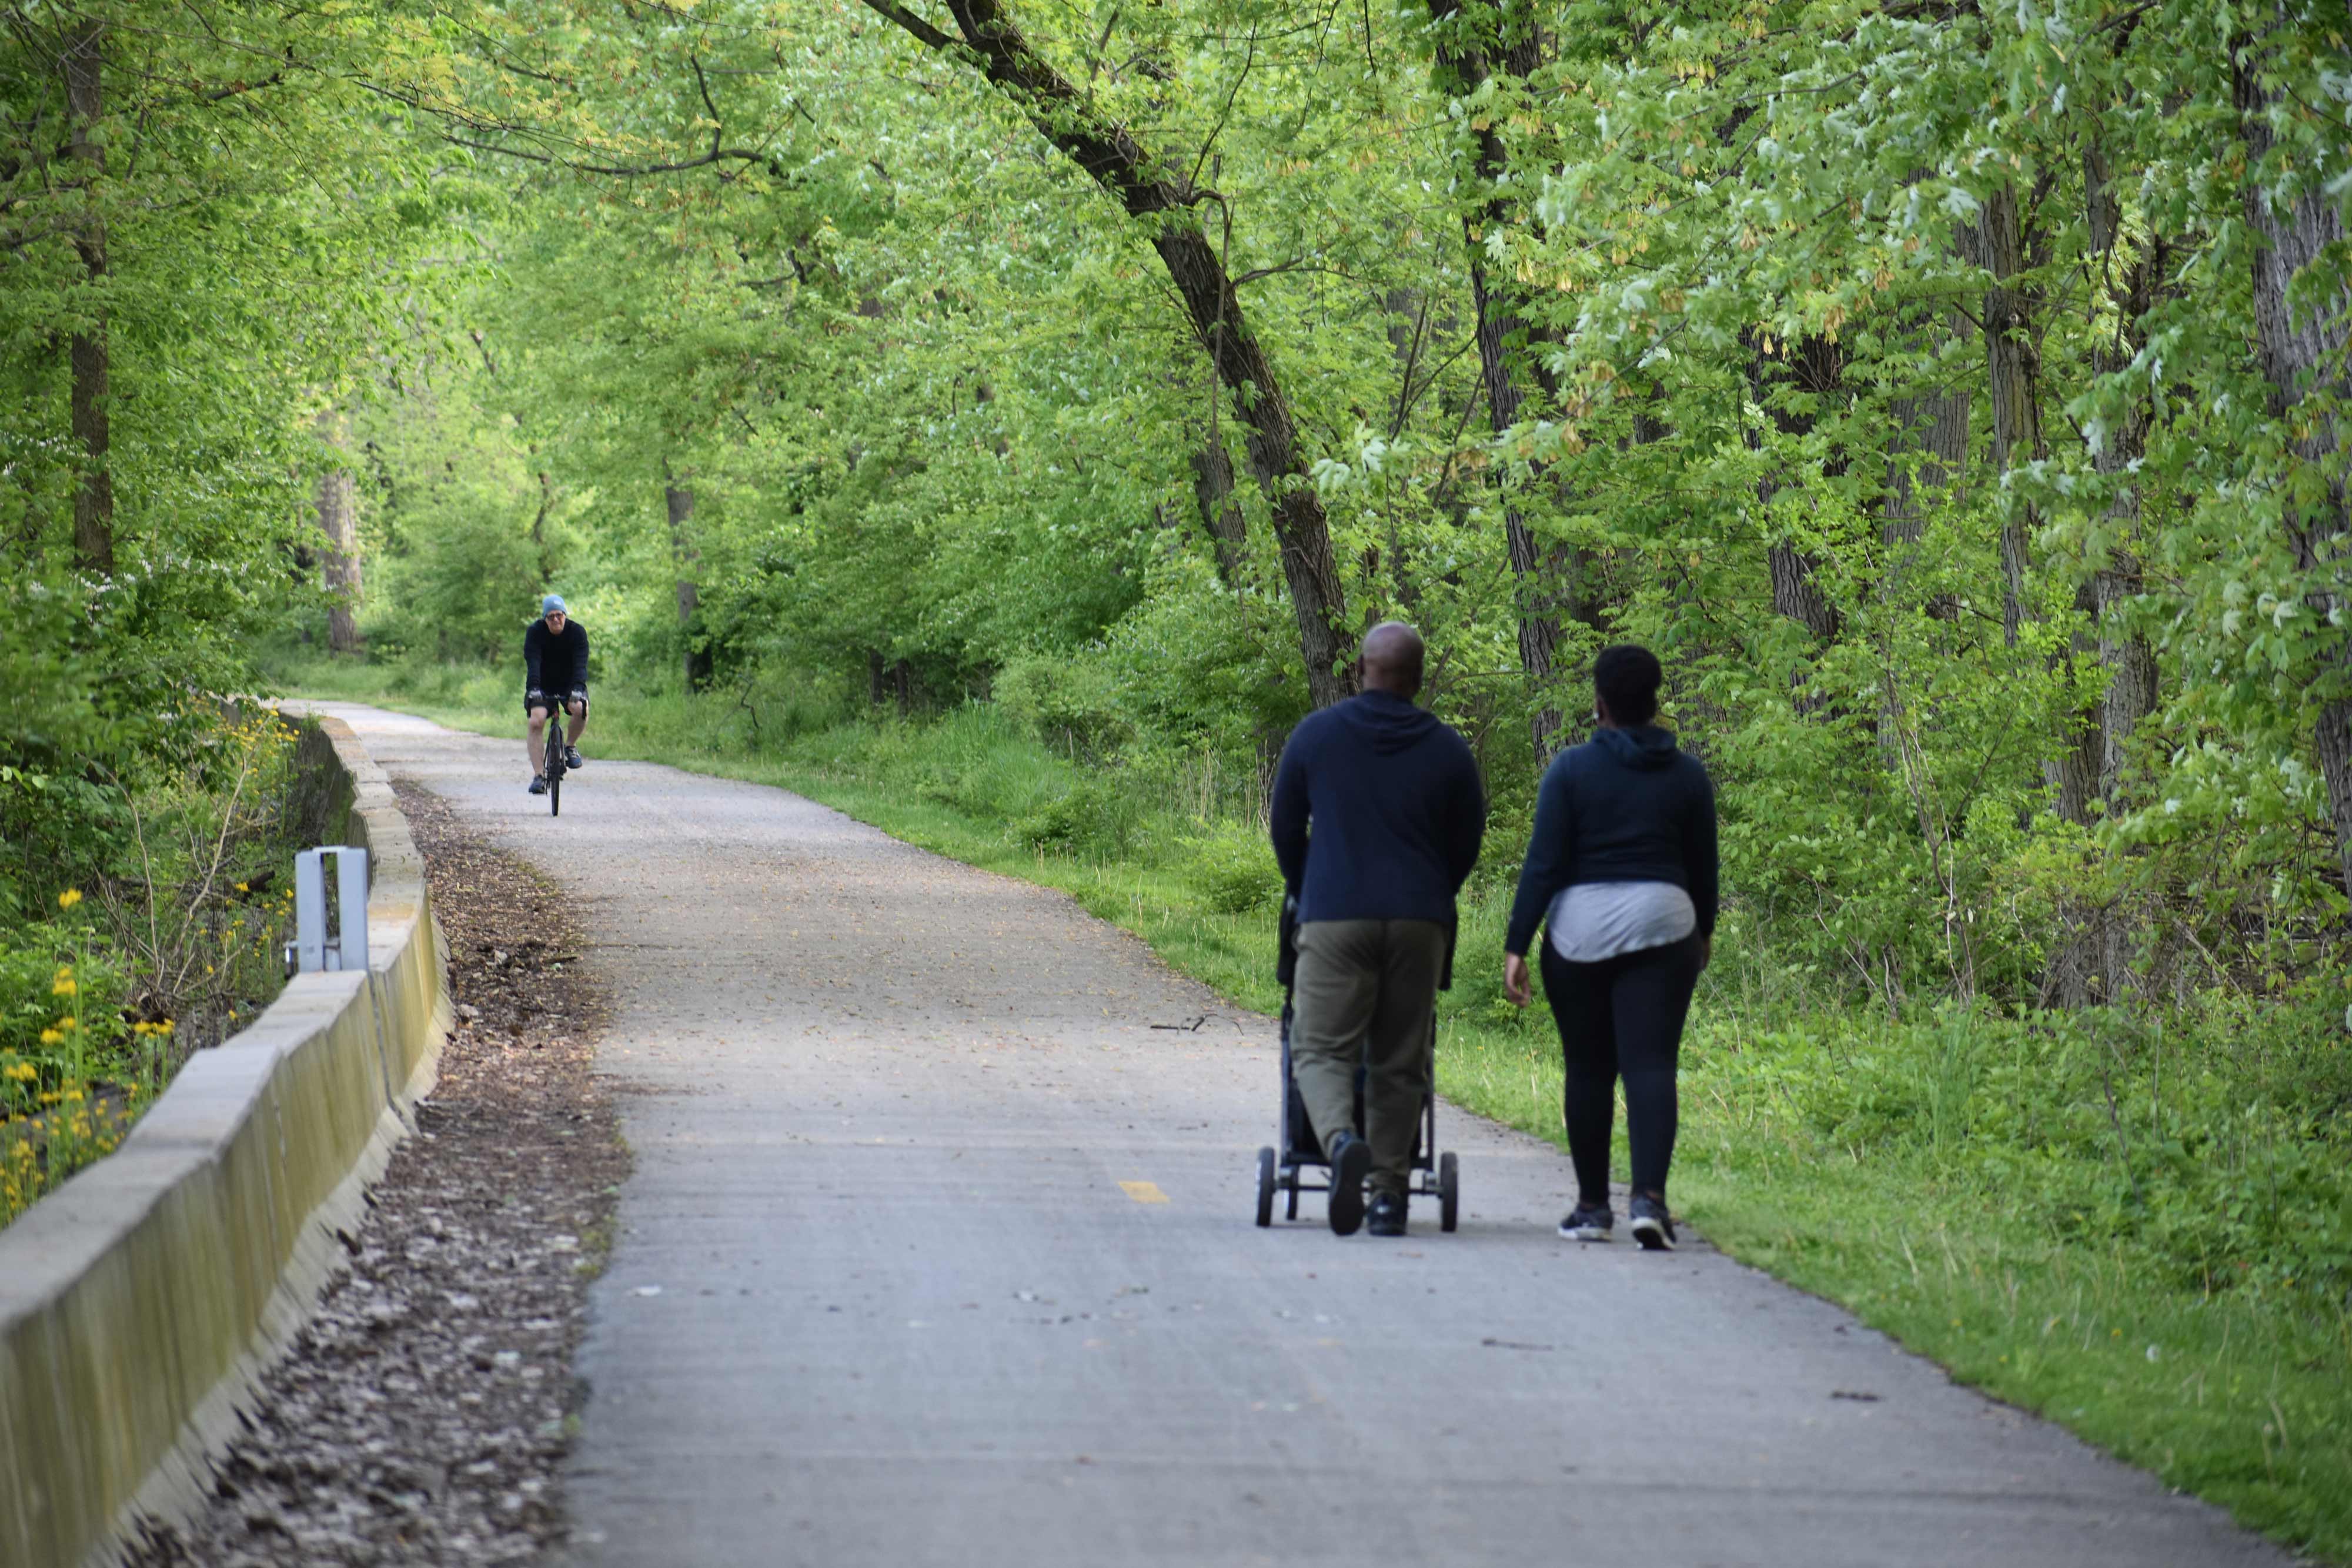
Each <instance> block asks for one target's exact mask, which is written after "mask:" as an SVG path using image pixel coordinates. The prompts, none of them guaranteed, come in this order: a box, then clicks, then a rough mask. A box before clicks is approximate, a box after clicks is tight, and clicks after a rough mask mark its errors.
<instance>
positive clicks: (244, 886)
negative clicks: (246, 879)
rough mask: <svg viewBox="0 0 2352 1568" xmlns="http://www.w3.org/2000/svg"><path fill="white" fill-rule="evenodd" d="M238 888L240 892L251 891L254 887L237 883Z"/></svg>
mask: <svg viewBox="0 0 2352 1568" xmlns="http://www.w3.org/2000/svg"><path fill="white" fill-rule="evenodd" d="M236 890H237V892H239V893H251V892H252V891H253V889H252V888H250V887H248V886H247V885H246V884H245V883H237V884H236Z"/></svg>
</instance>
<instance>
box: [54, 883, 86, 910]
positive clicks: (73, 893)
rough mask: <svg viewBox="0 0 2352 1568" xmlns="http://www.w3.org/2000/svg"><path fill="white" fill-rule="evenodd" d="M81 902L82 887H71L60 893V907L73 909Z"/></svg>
mask: <svg viewBox="0 0 2352 1568" xmlns="http://www.w3.org/2000/svg"><path fill="white" fill-rule="evenodd" d="M80 902H81V889H79V888H78V887H69V888H68V889H66V890H65V891H64V892H63V893H61V894H58V908H59V909H71V908H72V907H73V906H74V905H75V904H79V903H80Z"/></svg>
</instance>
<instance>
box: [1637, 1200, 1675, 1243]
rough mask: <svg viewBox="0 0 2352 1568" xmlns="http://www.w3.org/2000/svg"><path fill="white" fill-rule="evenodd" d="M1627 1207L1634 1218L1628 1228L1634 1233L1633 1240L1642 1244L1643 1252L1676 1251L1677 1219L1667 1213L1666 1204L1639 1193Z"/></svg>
mask: <svg viewBox="0 0 2352 1568" xmlns="http://www.w3.org/2000/svg"><path fill="white" fill-rule="evenodd" d="M1625 1207H1626V1208H1627V1209H1628V1210H1629V1211H1631V1213H1632V1214H1633V1222H1632V1223H1631V1224H1630V1225H1628V1226H1627V1227H1626V1228H1627V1229H1629V1230H1631V1231H1633V1239H1634V1240H1636V1241H1638V1242H1640V1243H1641V1244H1642V1249H1643V1251H1645V1252H1671V1251H1673V1250H1674V1249H1675V1217H1674V1216H1673V1215H1671V1214H1668V1213H1667V1212H1666V1206H1665V1205H1664V1203H1662V1202H1660V1201H1659V1200H1658V1199H1656V1198H1654V1197H1651V1196H1650V1195H1649V1194H1648V1193H1646V1192H1637V1193H1635V1194H1634V1195H1633V1202H1632V1203H1629V1204H1627V1205H1626V1206H1625Z"/></svg>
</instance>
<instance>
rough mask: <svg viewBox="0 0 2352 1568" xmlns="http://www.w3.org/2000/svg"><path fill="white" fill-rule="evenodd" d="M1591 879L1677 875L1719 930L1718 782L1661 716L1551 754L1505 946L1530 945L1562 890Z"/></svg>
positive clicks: (1705, 932)
mask: <svg viewBox="0 0 2352 1568" xmlns="http://www.w3.org/2000/svg"><path fill="white" fill-rule="evenodd" d="M1587 882H1671V883H1675V884H1677V885H1678V886H1680V887H1681V888H1682V889H1683V890H1684V891H1685V892H1686V893H1688V894H1690V896H1691V904H1692V905H1693V907H1695V908H1696V910H1697V911H1698V931H1699V935H1700V936H1714V935H1715V912H1716V902H1717V887H1716V858H1715V786H1714V784H1713V783H1711V782H1709V781H1708V779H1707V776H1706V768H1705V767H1703V766H1701V765H1700V762H1699V760H1698V758H1696V757H1693V756H1691V755H1690V754H1688V753H1687V752H1685V751H1681V750H1678V749H1677V748H1676V747H1675V737H1674V736H1673V735H1672V734H1670V733H1668V732H1667V731H1665V730H1663V729H1660V728H1658V727H1656V726H1654V725H1646V724H1644V725H1637V726H1635V727H1633V728H1631V729H1601V730H1597V731H1595V732H1594V733H1593V737H1592V738H1591V740H1588V741H1586V742H1585V743H1584V744H1583V745H1582V746H1577V747H1570V748H1569V749H1568V750H1566V751H1563V752H1561V753H1560V754H1559V756H1558V757H1555V758H1552V763H1551V767H1550V768H1549V769H1547V770H1546V771H1545V773H1544V778H1543V785H1542V787H1541V788H1540V789H1538V790H1537V791H1536V825H1535V831H1534V833H1533V835H1532V836H1531V837H1530V839H1529V841H1528V858H1527V863H1526V864H1525V865H1523V866H1521V867H1520V868H1519V894H1518V897H1517V898H1516V899H1514V900H1513V901H1512V904H1511V928H1510V931H1509V933H1508V934H1507V936H1505V937H1504V938H1503V951H1504V952H1506V953H1521V954H1524V953H1525V952H1526V951H1527V950H1528V943H1529V942H1531V941H1533V940H1534V939H1535V935H1536V927H1537V926H1538V925H1541V924H1542V923H1543V918H1544V915H1545V914H1546V912H1548V911H1549V909H1550V908H1551V901H1552V900H1553V899H1554V898H1555V897H1557V896H1558V895H1559V890H1560V889H1562V888H1564V887H1574V886H1576V885H1577V884H1578V883H1587Z"/></svg>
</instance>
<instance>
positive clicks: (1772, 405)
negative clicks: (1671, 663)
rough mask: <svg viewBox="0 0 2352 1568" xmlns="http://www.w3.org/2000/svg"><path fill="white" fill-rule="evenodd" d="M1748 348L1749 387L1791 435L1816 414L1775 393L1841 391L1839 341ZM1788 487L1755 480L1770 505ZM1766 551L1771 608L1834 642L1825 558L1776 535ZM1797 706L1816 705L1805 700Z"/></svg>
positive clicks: (1839, 464)
mask: <svg viewBox="0 0 2352 1568" xmlns="http://www.w3.org/2000/svg"><path fill="white" fill-rule="evenodd" d="M1749 353H1750V358H1749V360H1748V384H1749V388H1750V391H1751V392H1752V395H1753V396H1754V397H1755V399H1756V401H1757V402H1758V404H1759V406H1761V407H1762V408H1763V409H1764V411H1765V416H1766V417H1767V418H1769V419H1770V420H1771V421H1772V424H1773V428H1775V429H1776V430H1778V431H1779V432H1780V434H1783V435H1787V436H1803V435H1806V434H1810V433H1811V430H1812V428H1813V424H1814V422H1815V420H1816V419H1817V418H1818V417H1819V416H1818V414H1817V413H1811V412H1807V411H1801V410H1798V409H1791V408H1789V407H1786V406H1784V400H1783V398H1782V397H1780V396H1776V395H1775V394H1776V393H1787V392H1796V393H1798V394H1800V395H1802V396H1807V397H1811V398H1814V399H1816V400H1819V399H1823V398H1830V397H1834V396H1835V395H1837V393H1838V392H1839V390H1840V389H1841V387H1842V386H1843V384H1844V380H1845V356H1844V355H1843V353H1842V352H1840V351H1839V349H1838V346H1837V345H1836V344H1835V343H1832V342H1831V341H1830V340H1828V339H1826V338H1806V339H1803V340H1801V341H1799V342H1795V343H1783V344H1780V345H1779V346H1778V348H1777V349H1775V348H1772V347H1768V346H1766V345H1765V344H1764V343H1762V342H1760V341H1758V342H1752V343H1750V345H1749ZM1759 444H1760V443H1759ZM1822 467H1823V471H1824V472H1825V473H1828V474H1832V475H1835V474H1840V473H1843V472H1844V469H1845V461H1844V459H1843V458H1837V459H1832V461H1831V462H1829V463H1826V464H1824V465H1822ZM1784 487H1785V480H1784V479H1783V478H1782V477H1781V476H1780V475H1779V474H1777V473H1771V474H1767V475H1766V476H1764V477H1763V478H1762V479H1760V480H1759V481H1758V483H1757V486H1756V499H1757V502H1758V504H1759V506H1761V507H1768V508H1769V507H1770V506H1771V504H1772V499H1773V497H1775V496H1777V495H1779V494H1780V491H1781V489H1782V488H1784ZM1765 556H1766V560H1767V564H1768V566H1769V570H1770V572H1771V579H1772V610H1773V612H1774V613H1775V614H1778V615H1780V616H1783V617H1785V618H1786V619H1788V620H1790V621H1794V622H1797V624H1799V625H1800V626H1802V627H1803V628H1804V629H1805V630H1806V631H1808V632H1811V633H1812V637H1813V641H1814V642H1815V643H1834V642H1836V641H1837V635H1838V631H1839V628H1840V625H1841V621H1840V617H1839V615H1838V610H1837V606H1836V605H1835V604H1833V603H1832V602H1831V601H1830V597H1829V595H1828V594H1827V593H1825V592H1823V591H1822V586H1821V581H1820V574H1821V562H1820V561H1819V560H1818V559H1816V558H1815V557H1814V556H1813V554H1812V553H1811V551H1810V550H1807V549H1803V548H1801V546H1800V545H1798V544H1797V543H1796V542H1795V541H1793V540H1790V539H1789V538H1785V537H1780V538H1774V539H1773V540H1772V542H1771V543H1770V544H1769V546H1767V547H1766V550H1765ZM1799 706H1803V707H1808V708H1811V707H1812V706H1818V705H1816V704H1811V703H1806V702H1803V701H1801V702H1800V705H1799Z"/></svg>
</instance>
